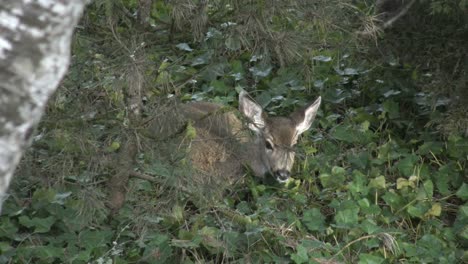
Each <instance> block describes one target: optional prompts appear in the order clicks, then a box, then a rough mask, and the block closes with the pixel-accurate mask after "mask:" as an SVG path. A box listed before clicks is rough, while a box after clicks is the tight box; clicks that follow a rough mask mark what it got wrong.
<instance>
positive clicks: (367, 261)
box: [358, 254, 385, 264]
mask: <svg viewBox="0 0 468 264" xmlns="http://www.w3.org/2000/svg"><path fill="white" fill-rule="evenodd" d="M384 261H385V259H384V258H382V257H380V256H376V255H371V254H360V255H359V262H358V263H359V264H380V263H384Z"/></svg>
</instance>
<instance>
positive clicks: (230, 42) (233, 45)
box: [225, 36, 241, 51]
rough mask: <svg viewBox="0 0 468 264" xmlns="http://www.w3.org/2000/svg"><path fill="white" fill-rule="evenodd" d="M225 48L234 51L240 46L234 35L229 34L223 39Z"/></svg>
mask: <svg viewBox="0 0 468 264" xmlns="http://www.w3.org/2000/svg"><path fill="white" fill-rule="evenodd" d="M225 45H226V48H227V49H228V50H232V51H236V50H239V49H240V48H241V42H240V40H239V38H238V37H236V36H229V37H228V38H227V39H226V41H225Z"/></svg>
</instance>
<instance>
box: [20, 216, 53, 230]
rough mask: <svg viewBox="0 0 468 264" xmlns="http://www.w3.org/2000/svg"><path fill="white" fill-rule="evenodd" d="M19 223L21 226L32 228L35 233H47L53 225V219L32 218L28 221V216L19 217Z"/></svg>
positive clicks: (51, 217) (50, 217)
mask: <svg viewBox="0 0 468 264" xmlns="http://www.w3.org/2000/svg"><path fill="white" fill-rule="evenodd" d="M19 222H20V224H21V225H23V226H25V227H27V228H32V227H34V232H35V233H47V232H49V230H50V227H51V226H52V225H53V224H54V223H55V217H53V216H49V217H46V218H39V217H33V218H32V219H30V218H29V217H28V216H25V215H23V216H20V217H19Z"/></svg>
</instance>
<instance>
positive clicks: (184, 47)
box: [176, 43, 193, 52]
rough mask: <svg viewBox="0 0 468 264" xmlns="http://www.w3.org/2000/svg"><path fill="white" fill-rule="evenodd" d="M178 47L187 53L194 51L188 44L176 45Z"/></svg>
mask: <svg viewBox="0 0 468 264" xmlns="http://www.w3.org/2000/svg"><path fill="white" fill-rule="evenodd" d="M176 47H177V48H178V49H180V50H185V51H188V52H190V51H193V49H192V48H190V46H189V45H188V44H187V43H179V44H177V45H176Z"/></svg>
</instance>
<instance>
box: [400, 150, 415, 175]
mask: <svg viewBox="0 0 468 264" xmlns="http://www.w3.org/2000/svg"><path fill="white" fill-rule="evenodd" d="M417 160H418V157H417V156H416V155H408V156H406V157H405V158H403V159H402V160H400V161H399V162H398V165H397V168H398V170H399V171H400V172H401V173H402V174H403V175H405V176H411V175H412V174H413V168H414V165H415V163H416V161H417Z"/></svg>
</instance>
